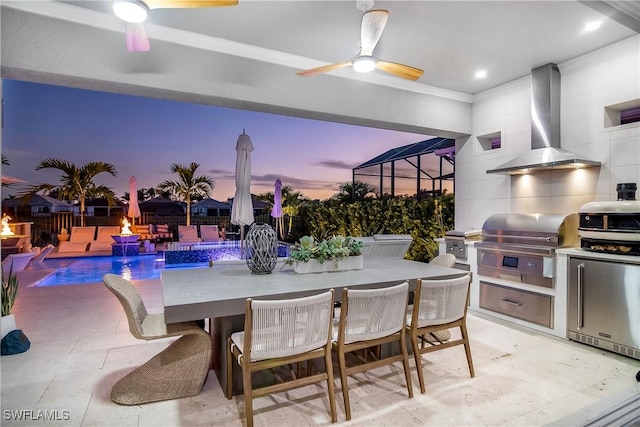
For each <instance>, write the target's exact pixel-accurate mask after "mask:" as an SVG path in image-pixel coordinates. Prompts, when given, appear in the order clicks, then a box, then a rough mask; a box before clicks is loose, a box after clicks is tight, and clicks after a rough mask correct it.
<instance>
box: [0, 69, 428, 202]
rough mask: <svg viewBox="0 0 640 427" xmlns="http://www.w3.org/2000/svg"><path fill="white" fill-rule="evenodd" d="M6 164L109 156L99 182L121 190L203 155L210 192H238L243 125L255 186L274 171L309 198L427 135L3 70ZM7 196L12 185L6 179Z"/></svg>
mask: <svg viewBox="0 0 640 427" xmlns="http://www.w3.org/2000/svg"><path fill="white" fill-rule="evenodd" d="M2 88H3V94H2V97H3V103H4V104H3V132H2V153H3V154H4V155H5V156H6V157H7V158H8V160H9V162H10V165H9V166H3V167H2V174H3V175H9V176H12V177H16V178H20V179H23V180H25V181H27V184H39V183H50V184H57V183H59V176H60V173H59V172H58V171H56V170H51V169H47V170H40V171H36V170H35V167H36V165H37V164H38V163H39V162H41V161H42V160H44V159H46V158H58V159H63V160H67V161H69V162H72V163H75V164H76V165H78V166H81V165H84V164H86V163H88V162H91V161H103V162H108V163H112V164H113V165H114V166H115V167H116V169H117V171H118V176H117V177H115V178H114V177H112V176H110V175H108V174H101V175H99V176H98V178H97V179H96V182H97V183H99V184H104V185H106V186H108V187H110V188H112V189H113V190H114V191H115V192H116V194H117V195H118V196H122V195H124V192H125V191H129V178H130V177H131V176H132V175H135V177H136V179H137V181H138V188H149V187H156V186H157V185H158V183H160V182H161V181H163V180H166V179H171V180H176V179H177V178H178V177H177V174H172V173H171V172H170V169H169V168H170V165H171V164H172V163H179V164H189V163H191V162H197V163H199V164H200V168H199V169H198V174H199V175H208V176H210V177H212V178H213V179H214V180H215V184H216V185H215V188H214V190H213V194H212V197H213V198H214V199H217V200H221V201H226V200H227V198H229V197H233V195H234V192H235V182H234V168H235V158H236V151H235V146H236V141H237V139H238V135H239V134H241V133H242V130H243V129H246V133H247V134H248V135H249V136H250V137H251V140H252V142H253V145H254V147H255V151H254V152H253V153H252V158H251V161H252V182H251V192H252V193H254V194H259V193H263V192H266V191H273V184H274V181H275V180H276V178H278V177H279V178H280V179H281V181H282V184H283V185H285V186H291V187H292V188H293V189H294V190H296V191H301V192H302V193H303V194H305V195H306V196H308V197H311V198H313V199H316V198H318V199H325V198H328V197H330V196H331V195H333V194H335V193H336V192H338V185H339V184H340V183H344V182H350V181H351V169H352V168H353V167H354V166H357V165H358V164H361V163H363V162H365V161H367V160H369V159H371V158H372V157H374V156H376V155H378V154H381V153H382V152H384V151H386V150H388V149H390V148H393V147H397V146H401V145H406V144H411V143H414V142H418V141H422V140H424V139H428V138H429V137H428V136H425V135H417V134H411V133H403V132H396V131H390V130H381V129H373V128H366V127H359V126H351V125H344V124H338V123H331V122H322V121H316V120H308V119H300V118H295V117H288V116H278V115H274V114H267V113H257V112H251V111H243V110H235V109H229V108H220V107H212V106H207V105H199V104H189V103H183V102H176V101H165V100H159V99H153V98H143V97H136V96H127V95H119V94H112V93H104V92H95V91H89V90H82V89H74V88H65V87H58V86H50V85H42V84H36V83H27V82H21V81H15V80H6V79H5V80H3V85H2ZM2 191H3V197H5V196H6V195H7V194H13V193H15V190H12V189H6V188H3V190H2Z"/></svg>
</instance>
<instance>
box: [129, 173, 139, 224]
mask: <svg viewBox="0 0 640 427" xmlns="http://www.w3.org/2000/svg"><path fill="white" fill-rule="evenodd" d="M137 187H138V184H137V182H136V177H135V176H132V177H131V179H130V180H129V211H128V212H127V216H128V217H130V218H131V219H132V220H133V224H135V223H136V218H138V217H139V216H140V205H138V188H137Z"/></svg>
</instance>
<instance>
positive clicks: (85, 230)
mask: <svg viewBox="0 0 640 427" xmlns="http://www.w3.org/2000/svg"><path fill="white" fill-rule="evenodd" d="M95 235H96V227H95V226H89V227H71V236H69V241H67V242H60V245H58V252H85V251H86V250H87V248H88V247H89V244H90V243H91V242H92V241H93V240H94V236H95Z"/></svg>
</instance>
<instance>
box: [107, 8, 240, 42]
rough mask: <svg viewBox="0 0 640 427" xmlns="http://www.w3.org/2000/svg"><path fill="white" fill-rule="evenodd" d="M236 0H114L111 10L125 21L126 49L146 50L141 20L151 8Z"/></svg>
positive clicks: (145, 37)
mask: <svg viewBox="0 0 640 427" xmlns="http://www.w3.org/2000/svg"><path fill="white" fill-rule="evenodd" d="M237 4H238V0H144V1H142V0H114V1H113V12H114V13H115V14H116V16H117V17H118V18H120V19H122V20H123V21H125V22H126V23H127V50H128V51H129V52H146V51H148V50H149V37H148V36H147V32H146V31H145V29H144V25H143V22H144V21H145V19H147V15H148V14H149V12H150V11H151V10H152V9H182V8H196V7H218V6H235V5H237Z"/></svg>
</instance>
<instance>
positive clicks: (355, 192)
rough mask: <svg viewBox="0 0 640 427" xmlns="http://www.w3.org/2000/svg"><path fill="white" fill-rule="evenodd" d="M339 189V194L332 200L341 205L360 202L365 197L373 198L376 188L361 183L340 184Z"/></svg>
mask: <svg viewBox="0 0 640 427" xmlns="http://www.w3.org/2000/svg"><path fill="white" fill-rule="evenodd" d="M339 189H340V192H339V193H337V194H335V195H334V197H333V198H335V199H337V200H338V201H340V202H343V203H351V202H356V201H362V200H365V199H366V198H367V197H375V194H376V188H375V187H374V186H373V185H371V184H367V183H366V182H362V181H354V182H353V183H350V182H345V183H343V184H340V187H339Z"/></svg>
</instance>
